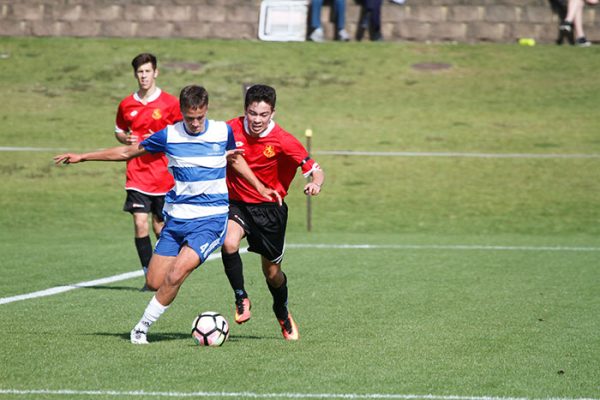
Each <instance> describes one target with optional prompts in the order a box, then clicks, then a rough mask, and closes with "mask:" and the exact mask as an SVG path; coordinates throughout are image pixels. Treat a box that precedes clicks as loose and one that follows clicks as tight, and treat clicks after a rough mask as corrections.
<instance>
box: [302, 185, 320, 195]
mask: <svg viewBox="0 0 600 400" xmlns="http://www.w3.org/2000/svg"><path fill="white" fill-rule="evenodd" d="M319 193H321V185H319V184H318V183H314V182H309V183H307V184H306V185H305V186H304V194H305V195H307V196H316V195H318V194H319Z"/></svg>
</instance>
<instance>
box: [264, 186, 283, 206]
mask: <svg viewBox="0 0 600 400" xmlns="http://www.w3.org/2000/svg"><path fill="white" fill-rule="evenodd" d="M259 193H260V194H261V196H262V197H264V198H265V199H268V200H269V201H273V200H276V201H277V204H279V205H280V206H281V205H282V204H283V200H282V199H281V195H280V194H279V193H277V191H276V190H273V189H270V188H268V187H265V188H263V189H262V190H259Z"/></svg>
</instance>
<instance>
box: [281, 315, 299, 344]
mask: <svg viewBox="0 0 600 400" xmlns="http://www.w3.org/2000/svg"><path fill="white" fill-rule="evenodd" d="M277 321H278V322H279V326H281V333H282V334H283V338H284V339H285V340H298V339H300V334H299V333H298V326H297V325H296V321H294V319H293V318H292V314H290V313H288V317H287V318H286V319H278V320H277Z"/></svg>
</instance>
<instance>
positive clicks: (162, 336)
mask: <svg viewBox="0 0 600 400" xmlns="http://www.w3.org/2000/svg"><path fill="white" fill-rule="evenodd" d="M88 335H90V336H109V337H115V338H118V339H122V340H125V341H127V342H129V332H127V333H114V332H113V333H111V332H96V333H90V334H88ZM191 338H192V335H191V334H190V333H173V332H172V333H152V332H151V333H148V341H149V342H150V343H158V342H167V341H173V340H191ZM265 339H273V338H271V337H264V336H254V335H230V336H229V338H228V339H227V341H229V342H238V341H243V340H265ZM277 339H279V338H277ZM193 346H196V345H195V344H193Z"/></svg>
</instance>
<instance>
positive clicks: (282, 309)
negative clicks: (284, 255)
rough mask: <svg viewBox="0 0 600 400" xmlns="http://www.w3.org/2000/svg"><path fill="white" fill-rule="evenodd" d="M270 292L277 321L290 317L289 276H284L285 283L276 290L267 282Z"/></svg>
mask: <svg viewBox="0 0 600 400" xmlns="http://www.w3.org/2000/svg"><path fill="white" fill-rule="evenodd" d="M267 286H268V287H269V291H270V292H271V295H272V296H273V312H274V313H275V316H276V317H277V319H287V317H288V309H287V303H288V288H287V276H285V274H283V283H282V284H281V286H279V287H278V288H274V287H273V286H271V285H270V284H269V282H268V281H267Z"/></svg>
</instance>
